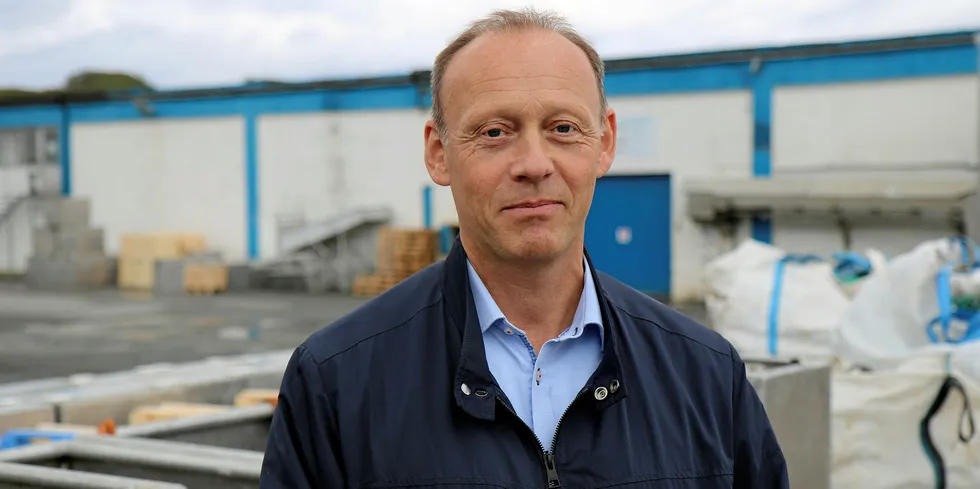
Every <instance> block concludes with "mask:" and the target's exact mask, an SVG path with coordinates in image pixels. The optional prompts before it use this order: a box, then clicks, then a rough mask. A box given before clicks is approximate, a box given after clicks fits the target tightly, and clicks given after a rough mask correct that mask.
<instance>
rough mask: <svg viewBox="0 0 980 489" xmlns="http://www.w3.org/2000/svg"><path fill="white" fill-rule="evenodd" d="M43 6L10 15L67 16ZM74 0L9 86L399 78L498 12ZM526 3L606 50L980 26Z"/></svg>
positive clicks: (823, 7)
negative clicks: (113, 73) (133, 76)
mask: <svg viewBox="0 0 980 489" xmlns="http://www.w3.org/2000/svg"><path fill="white" fill-rule="evenodd" d="M41 3H42V2H37V5H36V6H32V5H33V4H34V2H24V3H22V4H20V6H19V7H18V9H15V10H14V11H13V13H9V14H5V15H14V16H16V15H19V14H18V10H19V11H20V14H22V15H23V14H24V13H25V12H27V10H28V9H31V8H37V9H42V8H46V9H48V10H47V11H48V12H51V11H55V12H57V11H58V10H57V9H52V8H51V7H50V6H42V5H41ZM65 3H66V4H67V7H66V8H63V10H61V15H55V16H51V15H46V16H38V15H30V16H29V17H30V19H31V21H25V22H17V21H16V19H10V18H8V19H7V20H5V21H4V24H5V25H6V26H7V27H5V28H3V29H0V86H43V87H51V86H57V85H59V84H61V83H62V82H63V81H64V79H65V78H66V77H67V76H68V75H69V74H71V73H73V72H76V71H79V70H82V69H88V68H94V69H106V70H125V71H131V72H136V73H141V74H143V75H144V76H145V77H146V78H147V79H148V80H149V81H150V82H151V83H153V84H154V85H156V86H158V87H164V88H173V87H187V86H198V85H221V84H235V83H240V82H241V81H243V80H244V79H245V78H247V77H253V78H258V77H261V78H277V79H312V78H329V77H338V76H343V77H347V76H356V75H373V74H379V73H399V72H404V71H407V70H411V69H421V68H426V67H428V66H429V65H430V63H431V61H432V59H433V58H434V57H435V54H436V53H437V52H438V50H439V49H440V48H441V47H442V46H443V45H444V44H445V43H446V41H448V40H449V39H450V38H451V37H452V36H453V35H454V34H456V33H457V32H458V31H459V30H461V29H462V28H463V27H464V26H465V24H466V23H467V22H468V21H470V20H472V19H474V18H476V17H478V16H480V15H482V14H484V13H486V12H487V11H489V10H490V8H491V6H488V4H487V3H486V2H481V1H476V0H453V1H448V0H413V1H412V2H406V1H404V0H360V1H357V2H333V1H331V2H325V1H323V2H321V1H314V0H140V1H138V2H134V1H132V0H74V1H71V2H65ZM524 5H534V6H537V7H540V8H547V9H553V10H557V11H559V12H561V13H563V14H565V15H566V16H567V17H568V18H569V20H570V21H572V22H573V23H574V24H575V25H576V26H577V27H578V28H579V29H580V30H581V31H582V32H583V34H585V35H586V36H587V37H589V38H590V39H592V40H593V41H594V42H595V44H596V46H597V49H598V50H599V51H600V53H602V54H603V55H604V56H606V57H626V56H646V55H653V54H661V53H672V52H679V51H696V50H704V49H723V48H730V47H747V46H755V45H774V44H787V43H799V42H814V41H834V40H845V39H861V38H870V37H880V36H893V35H905V34H915V33H921V32H931V31H940V30H950V29H960V28H980V2H978V1H976V0H933V1H931V2H923V1H921V0H794V1H792V2H789V1H785V0H686V1H674V2H667V1H663V0H661V1H650V0H607V1H606V2H596V1H594V0H582V1H570V0H565V1H557V0H538V1H529V2H528V1H524V2H521V1H509V0H505V1H502V2H494V3H493V5H492V7H495V8H496V7H520V6H524ZM26 17H28V16H26V15H25V18H26ZM37 19H43V20H40V21H39V20H37Z"/></svg>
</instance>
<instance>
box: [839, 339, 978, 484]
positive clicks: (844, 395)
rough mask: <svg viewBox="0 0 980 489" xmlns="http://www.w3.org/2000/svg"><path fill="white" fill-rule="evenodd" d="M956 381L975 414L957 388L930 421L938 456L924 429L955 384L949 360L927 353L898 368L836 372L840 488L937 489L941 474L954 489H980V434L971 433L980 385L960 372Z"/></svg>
mask: <svg viewBox="0 0 980 489" xmlns="http://www.w3.org/2000/svg"><path fill="white" fill-rule="evenodd" d="M951 377H952V378H953V379H955V380H956V381H957V382H958V383H959V384H961V386H962V388H963V389H964V390H965V392H966V395H967V398H968V399H969V407H970V409H969V410H966V409H965V404H964V398H963V395H962V394H961V393H960V392H959V391H958V390H957V389H955V388H954V389H951V390H950V391H949V392H948V396H947V397H946V399H945V401H944V402H943V404H942V405H941V406H939V409H938V411H936V414H935V415H934V416H933V417H932V419H931V421H929V423H928V434H929V437H930V438H931V440H932V443H933V445H934V446H935V450H936V452H937V453H938V455H939V457H930V455H929V454H927V452H926V449H925V444H924V443H923V437H922V433H921V432H920V429H921V426H920V425H921V424H922V420H923V418H925V417H926V415H927V413H928V412H929V411H930V407H932V405H933V404H934V403H935V402H936V401H937V395H938V394H939V393H940V390H941V389H942V388H943V384H944V382H945V381H946V379H947V378H948V377H947V373H946V360H945V359H944V358H943V355H931V356H926V355H923V356H921V357H918V358H914V359H911V360H907V361H906V362H905V363H903V364H900V365H899V366H898V367H897V368H896V369H893V370H882V371H876V372H861V371H846V372H834V374H833V384H832V391H831V392H832V395H831V409H832V435H831V440H832V447H833V448H832V453H833V456H832V472H831V480H832V487H833V488H834V489H936V488H938V487H941V486H940V485H939V484H938V483H937V475H936V474H937V469H938V470H941V471H942V472H943V473H944V474H945V486H944V487H946V488H948V489H955V488H963V489H966V488H978V487H980V435H976V434H974V433H973V431H974V430H973V429H971V428H976V427H975V426H971V422H973V421H976V422H980V414H978V413H977V408H978V407H980V385H978V384H977V382H976V381H975V380H974V377H972V376H970V375H964V374H963V373H961V372H957V371H956V370H955V369H954V370H953V374H952V376H951ZM961 435H962V436H963V438H964V439H965V440H966V441H963V440H961V438H960V436H961ZM940 458H941V460H940Z"/></svg>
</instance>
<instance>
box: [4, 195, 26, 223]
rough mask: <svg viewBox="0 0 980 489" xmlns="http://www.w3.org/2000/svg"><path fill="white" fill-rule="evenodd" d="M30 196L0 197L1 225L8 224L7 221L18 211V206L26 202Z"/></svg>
mask: <svg viewBox="0 0 980 489" xmlns="http://www.w3.org/2000/svg"><path fill="white" fill-rule="evenodd" d="M28 198H30V196H29V195H17V196H13V197H0V226H3V225H4V224H6V223H7V221H8V220H10V218H11V216H13V215H14V213H15V212H17V208H19V207H20V206H21V204H23V203H24V202H26V201H27V199H28Z"/></svg>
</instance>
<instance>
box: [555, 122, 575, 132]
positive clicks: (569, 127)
mask: <svg viewBox="0 0 980 489" xmlns="http://www.w3.org/2000/svg"><path fill="white" fill-rule="evenodd" d="M555 129H556V130H558V132H560V133H562V134H567V133H570V132H572V130H573V129H574V128H573V127H572V125H571V124H562V125H560V126H558V127H556V128H555Z"/></svg>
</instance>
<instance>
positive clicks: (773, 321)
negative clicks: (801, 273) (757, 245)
mask: <svg viewBox="0 0 980 489" xmlns="http://www.w3.org/2000/svg"><path fill="white" fill-rule="evenodd" d="M821 261H823V258H820V257H819V256H817V255H813V254H788V255H786V256H784V257H782V258H781V259H780V260H779V261H778V262H776V268H775V270H774V272H773V281H772V295H771V297H770V299H769V354H770V355H773V356H775V355H776V351H777V346H778V345H777V343H778V341H779V325H778V322H779V302H780V298H781V297H782V295H783V272H784V270H785V268H786V264H787V263H794V264H806V263H814V262H821Z"/></svg>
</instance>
